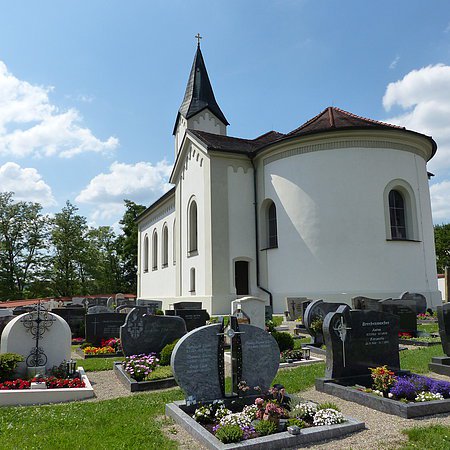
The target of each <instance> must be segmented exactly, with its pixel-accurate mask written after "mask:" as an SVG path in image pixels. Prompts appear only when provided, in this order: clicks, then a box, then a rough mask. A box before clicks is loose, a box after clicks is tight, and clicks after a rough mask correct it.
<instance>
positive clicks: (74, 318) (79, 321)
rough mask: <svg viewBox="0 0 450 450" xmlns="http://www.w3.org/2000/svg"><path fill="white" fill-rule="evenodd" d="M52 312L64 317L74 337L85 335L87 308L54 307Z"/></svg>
mask: <svg viewBox="0 0 450 450" xmlns="http://www.w3.org/2000/svg"><path fill="white" fill-rule="evenodd" d="M52 313H53V314H57V315H58V316H60V317H62V318H63V319H64V320H65V321H66V322H67V323H68V324H69V327H70V330H71V331H72V337H84V320H85V319H84V318H85V316H86V310H85V309H84V308H83V307H79V308H77V307H72V308H53V309H52Z"/></svg>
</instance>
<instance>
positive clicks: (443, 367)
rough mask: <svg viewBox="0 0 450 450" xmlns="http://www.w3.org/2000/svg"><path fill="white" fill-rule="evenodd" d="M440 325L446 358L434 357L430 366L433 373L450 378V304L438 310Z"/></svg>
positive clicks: (439, 307)
mask: <svg viewBox="0 0 450 450" xmlns="http://www.w3.org/2000/svg"><path fill="white" fill-rule="evenodd" d="M436 309H437V316H438V323H439V336H440V337H441V343H442V350H443V351H444V353H445V355H446V356H434V357H432V358H431V363H430V364H429V365H428V367H429V369H430V370H431V371H432V372H436V373H440V374H441V375H447V376H450V303H445V304H443V305H442V306H438V307H437V308H436Z"/></svg>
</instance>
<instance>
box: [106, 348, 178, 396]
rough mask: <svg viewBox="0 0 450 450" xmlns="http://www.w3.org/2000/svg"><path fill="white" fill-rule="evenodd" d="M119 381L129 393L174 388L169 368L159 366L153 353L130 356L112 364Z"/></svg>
mask: <svg viewBox="0 0 450 450" xmlns="http://www.w3.org/2000/svg"><path fill="white" fill-rule="evenodd" d="M114 372H115V374H116V376H117V378H118V379H119V381H120V382H121V383H122V384H123V385H124V386H125V387H126V388H127V389H128V390H130V391H131V392H137V391H153V390H157V389H165V388H169V387H173V386H176V385H177V383H176V381H175V378H174V377H173V376H172V371H171V370H170V368H169V366H160V365H159V359H158V358H156V355H155V353H150V354H148V355H145V354H141V355H131V356H127V357H126V358H125V361H124V362H123V363H122V362H115V363H114Z"/></svg>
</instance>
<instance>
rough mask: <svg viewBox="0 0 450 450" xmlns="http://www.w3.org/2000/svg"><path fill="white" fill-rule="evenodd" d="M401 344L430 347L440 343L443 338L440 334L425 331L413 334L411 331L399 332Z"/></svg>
mask: <svg viewBox="0 0 450 450" xmlns="http://www.w3.org/2000/svg"><path fill="white" fill-rule="evenodd" d="M398 337H399V340H398V342H399V344H403V345H414V346H422V347H430V346H433V345H440V344H441V338H440V337H439V335H433V334H428V333H425V335H420V334H419V335H418V336H413V335H412V334H411V333H399V336H398Z"/></svg>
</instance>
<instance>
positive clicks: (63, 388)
mask: <svg viewBox="0 0 450 450" xmlns="http://www.w3.org/2000/svg"><path fill="white" fill-rule="evenodd" d="M70 343H71V331H70V327H69V325H68V324H67V322H66V321H65V320H64V319H63V318H61V317H59V316H58V315H56V314H52V313H49V312H47V311H46V310H45V309H44V308H43V307H42V306H41V305H40V304H39V305H38V306H37V308H36V310H35V311H33V312H30V313H26V314H22V315H20V316H18V317H16V318H15V319H13V320H11V321H10V322H9V323H8V324H7V325H6V327H5V329H4V330H3V332H2V336H1V347H0V360H1V362H2V364H0V367H1V370H0V405H3V406H5V405H30V404H41V403H57V402H66V401H74V400H82V399H86V398H90V397H93V396H94V391H93V389H92V386H91V385H90V383H89V380H88V378H87V376H86V374H85V373H84V370H83V368H82V367H79V368H78V369H77V368H76V362H75V361H72V360H70Z"/></svg>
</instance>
